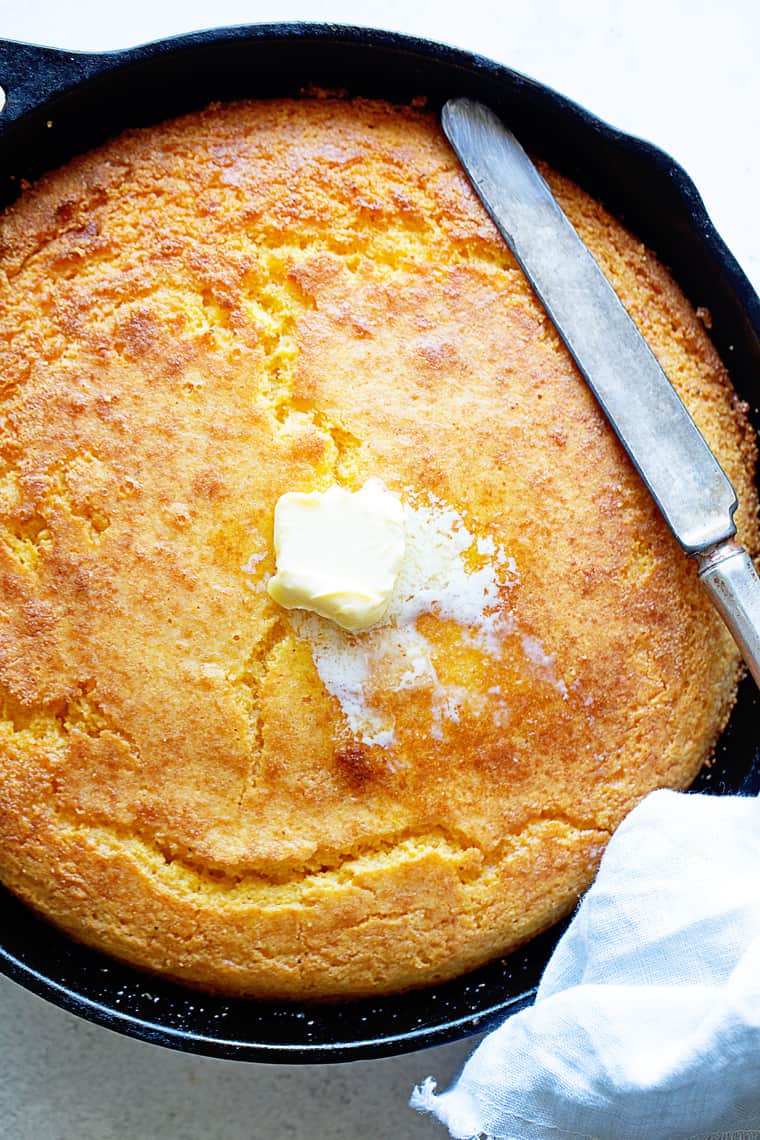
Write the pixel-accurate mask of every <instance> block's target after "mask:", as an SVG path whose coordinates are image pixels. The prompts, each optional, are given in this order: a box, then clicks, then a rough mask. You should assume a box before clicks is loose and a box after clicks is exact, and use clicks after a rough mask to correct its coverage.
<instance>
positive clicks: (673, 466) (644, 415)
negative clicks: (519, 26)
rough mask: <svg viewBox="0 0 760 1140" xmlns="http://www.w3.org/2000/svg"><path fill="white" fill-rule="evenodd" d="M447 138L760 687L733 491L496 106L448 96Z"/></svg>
mask: <svg viewBox="0 0 760 1140" xmlns="http://www.w3.org/2000/svg"><path fill="white" fill-rule="evenodd" d="M441 121H442V125H443V129H444V132H445V133H446V136H447V138H448V139H449V142H450V143H451V145H452V147H453V148H454V151H455V153H456V154H457V157H458V158H459V160H460V162H461V163H462V166H463V167H464V170H465V172H466V173H467V175H468V177H469V179H470V181H471V182H472V185H473V187H474V189H475V192H476V193H477V194H478V196H479V198H480V199H481V201H482V202H483V205H484V206H485V208H486V210H487V211H488V213H489V214H490V215H491V218H492V219H493V221H494V223H495V225H496V227H497V229H498V230H499V232H500V234H501V235H502V237H503V238H504V240H505V242H506V243H507V245H508V246H509V248H510V249H511V250H512V253H513V254H514V256H515V258H516V260H517V262H518V264H519V265H520V267H521V269H522V270H523V272H524V273H525V276H526V277H527V278H528V281H529V282H530V284H531V286H532V287H533V289H534V291H535V292H536V294H537V296H538V298H539V300H540V301H541V303H542V304H543V306H544V308H545V309H546V311H547V313H548V315H549V317H550V318H551V320H552V322H553V323H554V325H555V327H556V329H557V331H558V333H559V335H560V336H561V337H562V339H563V341H564V342H565V344H566V345H567V348H568V350H569V351H570V353H571V355H572V357H573V359H574V360H575V362H576V364H577V366H578V368H579V369H580V371H581V373H582V374H583V376H584V377H585V379H586V381H587V382H588V384H589V386H590V387H591V390H592V391H593V393H594V395H595V396H596V398H597V400H598V401H599V403H600V405H601V407H602V409H603V411H604V412H605V414H606V416H607V418H608V420H609V421H610V424H611V425H612V427H613V428H614V430H615V432H616V433H617V435H618V437H619V439H620V441H621V443H622V444H623V446H624V447H625V449H626V451H627V452H628V454H629V456H630V458H631V460H632V461H633V463H634V465H635V467H636V468H637V470H638V472H639V474H640V475H641V478H642V479H643V480H644V483H645V484H646V486H647V487H648V489H649V491H650V492H651V494H652V496H653V497H654V499H655V501H656V503H657V505H658V506H659V508H660V510H661V512H662V514H663V516H664V517H665V519H666V521H667V523H668V525H669V526H670V528H671V530H672V531H673V534H674V535H675V537H676V539H677V540H678V542H679V543H680V544H681V546H682V548H683V549H684V551H685V552H686V553H687V554H690V555H694V556H695V557H696V558H697V560H698V562H699V564H700V569H699V573H700V578H701V580H702V582H703V583H704V585H705V586H706V587H707V589H708V591H709V592H710V594H711V596H712V598H713V601H714V603H715V604H716V606H717V608H718V610H719V611H720V613H721V615H722V616H723V618H724V620H725V621H726V624H727V625H728V627H729V629H730V630H731V632H732V634H733V635H734V637H735V638H736V640H737V643H738V644H739V647H740V649H741V650H742V653H743V655H744V657H745V660H746V661H747V664H748V665H749V667H750V670H751V671H752V674H753V676H754V678H755V680H756V681H757V683H758V684H759V685H760V578H758V576H757V574H756V572H755V570H754V566H753V563H752V560H751V558H750V557H749V555H748V554H747V553H746V551H744V549H743V547H741V546H740V545H739V544H738V543H737V542H735V541H733V536H734V535H735V533H736V527H735V525H734V512H735V510H736V507H737V499H736V493H735V492H734V489H733V487H732V486H731V483H730V482H729V480H728V478H727V477H726V475H725V473H724V471H723V470H722V468H721V466H720V464H719V463H718V461H717V459H716V458H715V456H714V455H713V453H712V451H711V450H710V448H709V447H708V445H707V443H706V441H705V439H704V437H703V436H702V434H701V433H700V431H699V429H698V428H697V426H696V424H695V423H694V421H693V419H692V418H691V416H690V415H689V412H688V411H687V409H686V407H685V406H684V404H683V403H682V401H681V399H680V397H679V396H678V394H677V392H676V391H675V389H674V388H673V386H672V385H671V383H670V381H669V380H668V378H667V376H666V375H665V373H664V372H663V370H662V368H661V367H660V365H659V363H658V361H657V359H656V357H655V356H654V354H653V352H652V351H651V349H650V348H649V345H648V344H647V342H646V341H645V340H644V338H643V336H642V335H641V333H640V332H639V330H638V329H637V327H636V325H635V324H634V322H633V320H632V318H631V317H630V315H629V313H628V312H627V310H626V309H625V307H624V305H623V303H622V301H621V300H620V298H619V297H618V296H617V294H616V293H615V291H614V289H613V288H612V286H611V284H610V283H609V281H608V280H607V278H606V277H605V275H604V274H603V273H602V271H601V269H600V268H599V266H598V265H597V263H596V261H595V260H594V258H593V257H592V255H591V253H590V252H589V250H588V249H587V247H586V246H585V245H584V243H583V242H582V241H581V239H580V237H579V236H578V234H577V233H576V231H575V230H574V228H573V226H572V225H571V224H570V222H569V221H568V219H567V217H566V216H565V214H564V213H563V212H562V210H561V208H560V206H559V204H558V202H557V201H556V199H555V198H554V195H553V194H552V192H551V190H550V189H549V186H548V185H547V183H546V182H545V180H544V179H543V177H542V176H541V174H540V173H539V172H538V170H537V169H536V167H535V166H534V165H533V163H532V162H531V160H530V159H529V158H528V156H527V154H526V153H525V151H524V150H523V148H522V147H521V146H520V143H519V142H518V141H517V139H516V138H515V136H514V135H513V134H512V132H511V131H509V130H508V129H507V127H506V126H505V125H504V124H503V123H502V122H501V120H500V119H499V118H498V117H497V116H496V115H495V114H494V113H493V111H491V110H490V109H489V108H487V107H484V106H483V105H482V104H480V103H477V102H475V101H474V100H472V99H465V98H460V99H452V100H449V102H448V103H446V105H445V106H444V108H443V112H442V116H441Z"/></svg>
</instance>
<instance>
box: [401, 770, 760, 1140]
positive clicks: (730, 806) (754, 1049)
mask: <svg viewBox="0 0 760 1140" xmlns="http://www.w3.org/2000/svg"><path fill="white" fill-rule="evenodd" d="M411 1103H412V1106H413V1107H414V1108H418V1109H422V1110H425V1111H428V1112H431V1113H433V1114H434V1115H435V1116H436V1117H437V1118H438V1119H439V1120H440V1121H441V1122H442V1123H443V1124H446V1125H447V1126H448V1128H449V1131H450V1133H451V1135H452V1136H454V1137H456V1138H457V1140H465V1138H466V1140H470V1138H472V1137H480V1136H481V1135H485V1136H486V1137H488V1140H492V1138H494V1140H496V1138H498V1140H564V1138H565V1137H572V1140H698V1138H699V1140H703V1138H704V1140H707V1138H708V1137H710V1138H711V1140H712V1138H715V1140H718V1137H720V1138H721V1140H727V1138H728V1137H732V1138H736V1140H739V1138H740V1137H741V1138H742V1140H748V1138H749V1137H757V1138H760V800H759V799H754V798H747V799H742V798H739V797H728V796H727V797H712V796H702V795H684V794H680V793H676V792H666V791H658V792H653V793H652V794H651V795H650V796H648V797H647V798H646V799H645V800H644V801H643V802H642V803H641V804H639V806H638V807H637V808H635V809H634V811H632V812H631V814H630V815H629V816H628V817H627V819H626V820H624V822H623V823H622V825H621V826H620V827H619V828H618V830H617V832H616V833H615V835H614V836H613V838H612V840H611V841H610V844H609V846H608V848H607V851H606V852H605V854H604V857H603V859H602V864H601V867H600V869H599V874H598V876H597V878H596V881H595V882H594V884H593V886H592V887H591V889H590V890H589V892H588V894H587V895H586V897H585V899H584V900H583V902H582V903H581V905H580V907H579V909H578V911H577V912H576V915H575V917H574V919H573V922H572V923H571V925H570V927H569V929H568V930H567V932H566V933H565V935H564V937H563V938H562V939H561V940H560V942H559V944H558V946H557V948H556V950H555V952H554V955H553V956H552V958H551V961H550V962H549V965H548V966H547V968H546V971H545V973H544V976H543V979H542V981H541V985H540V987H539V990H538V995H537V998H536V1002H535V1004H534V1005H533V1006H532V1007H531V1008H529V1009H526V1010H523V1011H522V1012H521V1013H518V1014H516V1015H515V1016H514V1017H512V1018H509V1019H508V1020H507V1021H506V1022H505V1023H504V1024H503V1025H502V1026H500V1027H499V1028H498V1029H496V1030H495V1031H494V1032H493V1033H491V1034H489V1036H488V1037H486V1038H485V1039H484V1040H483V1042H482V1043H481V1045H480V1046H479V1048H478V1049H477V1050H476V1051H475V1053H474V1054H473V1056H472V1057H471V1058H470V1060H469V1061H468V1062H467V1064H466V1065H465V1068H464V1070H463V1072H462V1074H461V1076H460V1077H459V1079H458V1081H457V1082H456V1084H455V1085H454V1086H453V1087H452V1088H451V1089H450V1090H449V1091H448V1092H446V1093H443V1094H442V1095H436V1093H435V1081H434V1080H433V1078H431V1077H428V1079H427V1080H426V1081H425V1082H424V1084H423V1085H422V1086H421V1087H420V1088H418V1089H415V1091H414V1093H413V1095H412V1101H411Z"/></svg>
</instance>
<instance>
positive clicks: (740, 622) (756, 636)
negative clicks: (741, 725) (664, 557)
mask: <svg viewBox="0 0 760 1140" xmlns="http://www.w3.org/2000/svg"><path fill="white" fill-rule="evenodd" d="M697 557H698V560H699V563H700V569H699V578H700V581H701V582H702V584H703V585H704V586H705V588H706V589H707V592H708V593H709V595H710V597H711V598H712V600H713V602H714V603H715V607H716V609H717V610H718V613H719V614H720V615H721V617H722V618H723V620H724V622H725V623H726V625H727V626H728V628H729V630H730V631H731V633H732V634H733V637H734V639H735V641H736V643H737V645H738V646H739V648H740V650H741V652H742V656H743V657H744V660H745V661H746V663H747V665H748V666H749V671H750V673H751V674H752V676H753V677H754V678H755V681H756V683H757V685H758V686H760V577H758V574H757V571H756V570H755V566H754V563H753V561H752V559H751V558H750V556H749V554H747V552H746V550H745V549H744V547H743V546H740V545H739V544H738V543H737V542H724V543H721V544H720V545H719V546H716V547H714V548H713V549H712V550H710V551H708V552H707V553H706V554H702V555H698V556H697Z"/></svg>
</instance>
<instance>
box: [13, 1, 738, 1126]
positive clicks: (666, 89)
mask: <svg viewBox="0 0 760 1140" xmlns="http://www.w3.org/2000/svg"><path fill="white" fill-rule="evenodd" d="M296 19H306V20H320V21H332V22H339V23H353V24H362V25H366V26H374V27H384V28H390V29H393V30H397V31H403V32H409V33H412V34H415V35H421V36H425V37H428V38H431V39H438V40H443V41H446V42H449V43H452V44H455V45H457V46H460V47H465V48H468V49H470V50H474V51H477V52H480V53H481V54H484V55H488V56H490V57H492V58H494V59H497V60H499V61H500V62H503V63H506V64H508V65H509V66H511V67H514V68H515V69H517V70H519V71H523V72H525V73H526V74H528V75H530V76H532V77H534V78H536V79H538V80H539V81H541V82H543V83H546V84H548V85H549V86H551V87H555V88H556V89H558V90H559V91H562V92H563V93H564V94H566V95H568V96H570V97H571V98H573V99H575V100H576V101H578V102H580V103H582V104H584V105H585V106H587V107H588V108H589V109H590V110H592V111H594V112H595V113H596V114H598V115H599V116H600V117H602V118H605V119H607V120H608V121H610V122H612V123H614V124H615V125H616V126H619V127H622V128H623V129H625V130H627V131H629V132H631V133H633V134H637V135H640V136H642V137H644V138H648V139H650V140H651V141H653V142H655V143H657V144H658V145H659V146H661V147H662V148H663V149H665V150H667V151H669V152H670V153H671V154H672V155H673V156H674V157H675V158H677V159H678V160H679V161H680V162H681V163H682V164H683V165H684V166H685V167H686V169H687V171H688V172H689V173H690V174H691V176H692V177H693V178H694V180H695V182H696V184H697V186H698V187H699V189H700V191H701V193H702V196H703V198H704V199H705V203H706V205H707V209H708V212H709V213H710V214H711V216H712V218H713V221H714V222H715V224H716V225H717V228H718V230H719V232H720V233H721V234H722V236H723V237H724V239H725V240H726V242H727V243H728V245H729V247H730V248H731V249H732V251H733V252H734V254H735V255H736V257H737V258H738V260H739V262H740V264H741V265H742V266H743V268H744V269H745V271H746V272H747V273H748V274H749V276H750V278H751V279H752V281H753V283H754V285H755V288H757V289H760V226H759V225H758V221H757V199H758V188H759V187H760V148H759V147H758V142H760V129H758V128H759V127H760V67H758V63H757V44H758V42H759V36H760V6H758V5H757V4H756V2H755V0H723V2H722V3H720V4H715V3H714V0H710V2H706V0H658V2H655V0H638V3H635V4H632V3H627V2H623V0H619V2H617V3H616V2H614V0H607V2H605V0H575V2H574V3H569V2H568V0H520V2H519V3H516V2H514V0H498V2H489V0H467V3H466V4H458V5H454V4H451V6H449V7H444V6H443V3H442V2H441V0H386V2H385V3H382V2H381V0H364V3H362V4H359V3H357V2H356V0H324V2H320V0H282V3H276V2H275V0H268V2H267V0H249V2H248V3H244V2H241V0H215V3H214V4H213V6H211V5H209V4H207V3H201V2H200V0H182V2H180V0H129V2H127V3H119V4H114V3H112V2H111V3H109V2H108V0H85V2H80V3H77V2H76V0H69V2H66V0H30V2H26V3H20V2H19V0H10V2H9V0H0V37H4V38H7V39H16V40H27V41H29V42H34V43H44V44H49V45H51V46H55V47H65V48H71V49H80V50H107V49H114V48H120V47H126V46H129V45H131V44H135V43H139V42H142V41H145V40H149V39H155V38H158V37H161V36H166V35H172V34H177V33H180V32H184V31H190V30H194V29H198V28H204V27H210V26H212V25H220V24H239V23H257V22H268V21H274V20H296ZM2 78H3V77H2V75H0V84H2ZM470 1048H471V1043H467V1042H463V1043H460V1044H457V1045H453V1046H447V1047H444V1048H442V1049H436V1050H429V1051H427V1052H426V1053H418V1054H415V1055H412V1056H410V1057H402V1058H395V1059H392V1060H388V1061H373V1062H363V1063H356V1064H354V1065H341V1066H336V1067H332V1068H316V1067H312V1068H305V1069H295V1068H290V1067H279V1068H269V1067H268V1066H259V1065H248V1066H246V1065H241V1064H236V1063H234V1062H223V1061H212V1060H206V1059H198V1058H193V1057H185V1056H181V1055H179V1054H173V1053H170V1052H168V1051H164V1050H160V1049H157V1048H155V1047H153V1046H149V1045H145V1044H142V1043H141V1042H135V1041H128V1040H126V1039H123V1038H120V1037H117V1036H116V1035H114V1034H112V1033H110V1032H108V1031H107V1030H104V1029H100V1028H97V1027H94V1026H90V1025H87V1024H85V1023H84V1022H81V1021H78V1020H77V1019H75V1018H74V1017H72V1016H70V1015H69V1014H66V1013H63V1012H61V1011H60V1010H57V1009H54V1008H53V1007H51V1006H48V1005H47V1004H46V1003H44V1002H42V1001H40V1000H39V999H38V998H35V997H32V996H31V995H30V994H27V993H26V992H25V991H23V990H21V989H19V988H18V987H16V986H15V985H13V984H12V983H10V982H7V981H5V980H0V1140H159V1138H160V1140H201V1138H202V1140H285V1138H288V1140H290V1138H293V1140H307V1138H308V1140H312V1138H314V1140H343V1138H344V1137H345V1138H346V1140H348V1138H349V1137H351V1138H353V1137H363V1138H368V1140H396V1138H404V1140H406V1138H408V1140H415V1138H424V1137H431V1138H432V1137H436V1136H438V1137H441V1136H442V1134H443V1133H442V1129H440V1127H438V1126H434V1125H433V1124H432V1123H431V1122H430V1121H429V1120H428V1119H425V1118H422V1117H418V1116H417V1115H416V1114H413V1113H412V1112H411V1111H409V1110H408V1109H407V1108H406V1107H405V1105H406V1100H407V1098H408V1094H409V1089H410V1087H411V1085H412V1084H413V1083H415V1082H417V1081H419V1080H421V1079H422V1078H423V1077H424V1076H426V1075H427V1074H428V1073H434V1074H435V1075H436V1076H438V1077H439V1078H440V1081H441V1083H442V1084H445V1083H446V1082H447V1081H448V1080H449V1079H450V1077H451V1076H452V1075H453V1073H454V1071H455V1069H456V1068H457V1067H458V1066H459V1065H460V1064H461V1063H462V1062H463V1060H464V1058H465V1057H466V1056H467V1055H468V1053H469V1050H470ZM517 1140H519V1138H517Z"/></svg>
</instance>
